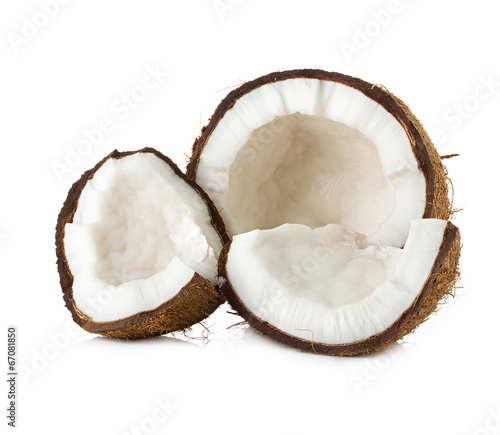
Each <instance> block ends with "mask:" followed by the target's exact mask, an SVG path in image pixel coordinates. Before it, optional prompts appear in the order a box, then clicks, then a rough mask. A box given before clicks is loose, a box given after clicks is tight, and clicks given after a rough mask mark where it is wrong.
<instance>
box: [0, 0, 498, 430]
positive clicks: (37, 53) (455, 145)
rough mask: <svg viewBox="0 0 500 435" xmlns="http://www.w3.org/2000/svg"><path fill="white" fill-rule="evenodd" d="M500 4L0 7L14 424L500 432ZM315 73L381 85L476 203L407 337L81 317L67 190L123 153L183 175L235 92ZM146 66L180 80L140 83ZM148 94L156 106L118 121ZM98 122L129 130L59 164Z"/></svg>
mask: <svg viewBox="0 0 500 435" xmlns="http://www.w3.org/2000/svg"><path fill="white" fill-rule="evenodd" d="M396 3H398V2H396ZM231 4H233V5H234V6H231ZM224 5H226V7H225V8H224ZM389 8H391V10H392V12H387V13H383V12H381V11H382V10H385V11H388V10H389ZM40 11H42V12H41V13H40ZM499 13H500V9H499V8H498V2H496V1H493V0H492V1H480V0H476V1H474V2H471V1H467V2H465V1H451V0H446V1H439V2H436V1H431V0H427V1H425V0H420V1H417V0H414V1H405V0H401V1H400V2H399V6H397V7H395V8H394V5H393V2H390V1H389V0H377V1H366V0H364V1H356V2H349V1H347V0H345V1H320V0H308V1H291V0H286V1H285V0H283V1H263V0H252V1H250V0H242V1H239V2H238V1H236V0H222V1H219V2H214V1H212V0H206V1H201V0H198V1H194V0H192V1H180V0H177V1H166V0H149V1H130V0H108V1H98V0H86V1H83V0H80V1H78V0H70V1H66V4H65V5H60V6H59V10H58V11H56V12H53V13H52V15H54V16H53V17H49V18H48V19H47V20H45V19H44V12H43V9H42V8H41V6H40V4H39V3H38V2H37V1H31V0H30V1H26V0H25V1H16V2H13V1H11V2H7V1H3V2H2V5H1V9H0V31H1V36H2V39H1V43H0V59H1V66H0V111H1V113H0V146H1V157H0V189H1V190H0V195H1V196H0V204H1V214H0V234H1V236H0V237H1V241H0V242H1V244H0V265H1V266H0V267H1V277H0V280H1V294H2V303H1V306H0V310H1V318H2V328H3V331H4V332H2V337H5V338H2V343H3V345H4V346H6V328H7V326H8V325H10V324H14V325H17V326H18V328H19V364H20V365H21V366H22V367H21V368H22V369H23V373H24V375H23V376H22V377H20V378H19V390H20V391H19V403H18V407H19V414H18V429H17V432H18V433H22V434H34V433H51V434H59V433H61V434H66V433H72V434H88V433H92V434H117V435H118V434H123V433H155V432H156V433H174V434H189V433H200V431H202V432H201V433H210V434H211V433H214V434H215V433H240V434H250V433H273V434H283V435H292V434H305V433H338V434H371V433H374V434H378V433H380V434H407V435H410V434H423V433H425V434H463V435H467V434H471V435H472V434H476V435H484V434H490V433H500V415H499V413H500V394H499V390H500V375H499V369H500V356H499V352H498V348H499V329H500V328H499V322H500V320H499V315H498V309H499V308H498V307H499V306H500V296H499V292H498V290H499V289H498V264H497V263H498V245H499V242H500V240H499V236H498V231H497V224H496V221H497V219H498V216H499V214H498V212H499V208H498V199H497V195H498V194H497V190H498V172H499V171H498V164H499V157H500V154H499V151H498V149H499V145H500V143H499V135H498V125H499V122H500V117H499V115H500V113H499V102H500V83H499V82H500V56H499V42H500V26H499V25H498V17H499ZM376 17H378V20H379V21H383V20H385V21H384V22H383V24H377V18H376ZM33 21H35V22H36V23H37V24H36V27H35V28H33V25H31V26H30V24H27V23H28V22H31V23H33ZM30 31H31V33H30ZM361 33H363V34H365V35H366V33H369V35H370V36H364V37H363V36H362V35H361ZM16 36H17V37H16ZM304 67H321V68H323V69H327V70H333V71H339V72H343V73H347V74H350V75H354V76H357V77H360V78H363V79H365V80H367V81H370V82H372V83H376V84H383V85H385V86H386V87H387V88H388V89H389V90H390V91H392V92H393V93H394V94H396V95H397V96H399V97H400V98H401V99H402V100H403V101H405V102H406V103H407V104H408V105H409V106H410V108H411V109H412V110H413V111H414V113H415V114H416V115H417V117H419V118H420V120H421V121H422V122H423V124H424V126H425V127H426V128H427V130H428V131H429V132H430V133H431V135H432V136H433V137H434V138H435V139H436V146H437V147H438V151H439V153H440V154H441V155H443V154H451V153H460V154H461V157H458V158H454V159H451V160H448V161H447V164H448V167H449V172H450V176H451V178H452V180H453V183H454V187H455V201H456V207H457V208H463V211H461V212H459V213H458V214H457V215H456V219H455V223H456V224H457V225H458V226H459V227H460V229H461V231H462V236H463V243H464V249H463V256H462V263H461V267H462V280H461V282H460V286H461V288H459V289H458V291H457V297H456V298H454V299H451V300H450V301H449V303H448V304H446V305H445V306H444V307H443V308H442V309H441V310H440V312H439V313H438V314H437V315H435V316H433V317H432V318H431V320H430V321H428V322H427V324H426V325H425V326H423V327H421V328H420V329H419V330H418V331H417V332H416V333H415V334H413V335H411V336H409V337H407V338H406V339H405V340H404V341H403V342H402V343H401V344H399V345H395V346H392V347H391V348H390V350H388V351H385V352H382V353H378V354H373V355H370V356H367V357H356V358H337V357H324V356H317V355H312V354H304V353H299V352H296V351H294V350H293V349H289V348H285V347H283V346H281V345H278V344H276V343H274V342H271V341H270V340H268V339H266V338H263V337H261V336H259V335H258V334H256V333H254V332H252V331H250V330H245V329H241V328H239V327H235V328H231V329H226V328H227V327H228V326H230V325H232V324H234V323H237V322H239V321H240V320H241V319H240V318H239V317H238V316H235V315H231V314H227V313H226V311H229V310H230V308H229V307H228V306H227V305H226V306H223V307H221V308H220V309H219V310H218V311H217V312H216V314H215V315H213V316H212V317H211V318H209V319H208V320H207V321H206V322H205V325H206V326H207V327H209V329H210V331H211V332H210V333H209V336H208V338H209V342H208V343H207V340H191V341H185V340H186V339H185V338H183V340H177V339H174V338H172V337H161V338H156V339H150V340H141V341H137V342H118V341H113V340H108V339H104V338H99V337H96V336H92V335H91V334H87V333H85V332H84V331H82V330H80V329H78V328H76V329H75V328H73V329H72V327H71V325H72V324H73V322H72V320H71V317H70V314H69V311H68V310H67V309H66V308H65V307H64V304H63V300H62V293H61V290H60V288H59V282H58V275H57V272H56V266H55V253H54V227H55V224H56V218H57V215H58V212H59V209H60V207H61V205H62V203H63V201H64V199H65V197H66V194H67V191H68V189H69V187H70V186H71V184H72V183H73V182H74V181H75V180H77V179H78V178H79V176H80V175H81V173H82V172H83V171H84V170H86V169H88V168H90V167H92V166H93V165H94V164H95V163H96V162H97V161H99V160H100V159H101V158H102V157H103V156H105V155H106V154H108V153H109V152H110V151H112V150H113V149H115V148H118V149H119V150H133V149H138V148H142V147H144V146H152V147H155V148H158V149H159V150H161V151H162V152H163V153H165V154H167V155H169V156H170V157H171V158H172V159H173V160H174V161H175V162H176V163H177V164H178V165H179V166H180V167H181V168H184V167H185V163H186V156H185V155H186V154H189V152H190V146H191V144H192V142H193V140H194V138H195V137H196V136H197V135H198V133H199V131H200V127H201V125H202V124H205V123H206V122H207V120H208V118H209V117H210V115H211V114H212V112H213V111H214V109H215V107H216V105H217V104H218V103H219V102H220V100H221V99H222V98H223V97H224V96H225V95H226V94H227V92H228V91H229V90H230V89H227V88H228V87H231V86H234V85H238V84H239V83H240V81H246V80H251V79H254V78H256V77H258V76H260V75H263V74H266V73H269V72H272V71H276V70H285V69H290V68H304ZM151 68H152V69H159V70H160V71H163V72H168V77H166V78H164V79H162V82H161V83H159V82H158V86H157V87H156V89H154V90H151V91H147V92H146V94H145V95H143V94H141V93H140V91H137V90H135V91H134V89H135V88H136V86H138V85H141V83H142V81H143V79H144V78H145V76H146V75H147V74H148V72H147V71H148V69H151ZM488 81H489V82H490V85H489V88H490V89H488V88H487V87H485V86H484V85H483V84H482V83H484V82H488ZM131 92H135V93H136V95H139V96H140V97H141V98H142V97H144V99H143V101H140V102H137V107H135V108H134V109H133V110H130V112H129V113H126V112H125V109H123V108H122V110H121V111H120V110H119V108H120V107H123V106H121V105H122V103H121V102H120V98H121V95H122V94H130V93H131ZM476 94H477V95H478V96H480V98H481V99H478V98H477V97H476V96H475V95H476ZM103 119H109V120H110V121H109V122H111V124H112V125H113V131H112V132H110V133H107V134H104V135H103V138H102V140H101V141H100V142H99V141H97V142H99V143H97V142H96V144H95V146H94V147H93V148H92V149H91V151H90V152H89V153H88V155H87V156H85V157H84V158H82V159H81V161H79V162H76V164H75V162H74V161H73V162H72V163H73V166H74V167H72V168H70V167H69V166H68V167H67V168H66V169H67V171H66V172H65V173H64V174H62V175H61V174H60V171H59V172H56V171H55V169H54V168H55V167H58V168H59V169H60V168H61V166H58V165H64V164H66V163H65V160H66V159H67V158H68V156H70V155H71V152H70V151H69V150H70V149H73V150H74V149H75V148H76V146H77V144H78V143H79V142H80V141H82V140H83V139H84V138H85V136H84V130H86V131H90V130H92V129H95V128H98V127H99V124H100V123H101V122H102V120H103ZM58 173H59V175H61V176H58ZM203 334H205V335H206V331H205V330H204V329H203V328H201V327H199V326H198V327H197V328H195V329H194V330H193V331H192V334H191V336H192V337H195V338H196V337H202V336H203ZM2 352H3V353H2V355H6V351H2ZM4 361H5V360H4ZM5 366H6V361H5V363H2V367H3V369H4V371H5V372H6V371H7V370H6V367H5ZM2 384H4V387H2V389H1V391H2V393H1V394H2V395H4V394H5V396H4V401H2V403H6V394H7V392H6V390H7V388H6V382H2ZM3 391H5V393H4V392H3ZM158 403H160V404H165V403H167V405H164V408H167V410H168V416H166V413H165V412H164V411H162V409H163V408H161V406H160V405H158ZM159 406H160V407H159ZM4 413H5V411H4ZM165 416H166V417H165ZM495 416H496V417H495ZM163 417H165V418H163ZM495 418H496V419H497V420H498V421H497V420H496V419H495ZM159 420H162V421H159ZM2 426H3V427H2V429H1V431H2V433H7V431H5V432H4V429H6V420H3V422H2ZM7 429H9V430H11V429H10V428H7ZM134 431H135V432H134Z"/></svg>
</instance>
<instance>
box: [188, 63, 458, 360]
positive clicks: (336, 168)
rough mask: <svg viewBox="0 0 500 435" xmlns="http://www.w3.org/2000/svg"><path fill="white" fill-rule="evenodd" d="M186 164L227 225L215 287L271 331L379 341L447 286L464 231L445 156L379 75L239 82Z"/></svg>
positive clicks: (348, 343)
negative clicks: (455, 221) (456, 222)
mask: <svg viewBox="0 0 500 435" xmlns="http://www.w3.org/2000/svg"><path fill="white" fill-rule="evenodd" d="M187 174H188V176H190V177H191V178H193V179H195V180H196V182H197V183H198V184H199V185H200V186H202V188H203V189H204V190H205V191H206V192H207V194H209V195H210V197H211V198H212V200H213V201H214V203H215V205H216V206H217V208H218V210H219V211H220V213H221V216H222V217H223V219H224V221H225V224H226V227H227V229H228V233H229V235H230V236H231V237H232V238H233V241H232V244H231V245H228V246H226V248H225V249H224V252H223V255H222V256H221V259H220V261H219V275H220V277H221V280H222V282H223V283H224V284H223V285H222V291H223V292H224V294H225V295H226V297H227V299H228V300H229V302H230V303H231V304H232V305H233V307H234V308H235V309H236V310H237V311H238V312H239V314H240V315H242V316H243V317H244V318H245V319H246V320H247V321H248V322H249V323H250V324H251V325H252V326H254V327H255V328H256V329H257V330H258V331H260V332H262V333H264V334H265V335H268V336H270V337H272V338H274V339H276V340H278V341H281V342H284V343H287V344H290V345H292V346H294V347H297V348H299V349H301V350H308V351H314V352H319V353H327V354H339V355H352V354H356V353H361V352H367V351H370V350H373V349H379V348H381V347H384V346H386V345H387V344H389V343H391V342H393V341H395V340H397V339H398V338H401V337H402V336H403V335H405V334H407V333H408V332H410V331H411V330H413V329H414V327H415V326H416V325H418V324H419V323H420V322H422V321H423V320H425V319H426V318H427V316H428V315H429V314H430V313H431V312H432V311H434V309H435V308H436V306H437V304H438V302H439V300H441V299H442V298H443V297H444V296H445V295H446V294H449V293H450V292H451V291H452V289H453V284H454V282H455V279H456V276H457V268H458V256H459V251H460V242H459V235H458V230H457V228H456V227H454V226H453V225H452V224H451V223H447V222H446V221H447V220H448V219H449V218H450V216H451V209H450V207H451V206H450V202H449V199H448V185H447V182H448V179H447V176H446V171H445V168H444V166H443V164H442V163H441V159H440V158H439V155H438V154H437V151H436V149H435V148H434V146H433V145H432V143H431V141H430V139H429V137H428V135H427V134H426V133H425V131H424V129H423V128H422V126H421V124H420V123H419V121H418V120H417V119H416V118H415V116H414V115H413V114H412V113H411V112H410V111H409V109H408V108H407V107H406V106H405V105H404V104H403V103H402V102H401V101H400V100H399V99H397V98H396V97H395V96H393V95H392V94H390V93H389V92H388V91H387V90H386V89H385V88H382V87H380V86H375V85H372V84H370V83H367V82H364V81H362V80H360V79H356V78H353V77H349V76H345V75H342V74H337V73H330V72H325V71H320V70H294V71H285V72H278V73H273V74H269V75H267V76H264V77H261V78H259V79H256V80H254V81H252V82H248V83H245V84H244V85H242V86H241V87H239V88H238V89H236V90H234V91H232V92H231V93H230V94H229V95H228V96H227V97H226V98H225V99H224V100H223V101H222V103H221V104H220V105H219V107H218V108H217V110H216V111H215V113H214V115H213V117H212V118H211V121H210V123H209V124H208V126H207V127H206V128H204V129H203V131H202V134H201V136H200V137H199V138H198V139H197V141H196V142H195V144H194V147H193V155H192V158H191V161H190V163H189V165H188V171H187ZM403 246H404V249H402V247H403Z"/></svg>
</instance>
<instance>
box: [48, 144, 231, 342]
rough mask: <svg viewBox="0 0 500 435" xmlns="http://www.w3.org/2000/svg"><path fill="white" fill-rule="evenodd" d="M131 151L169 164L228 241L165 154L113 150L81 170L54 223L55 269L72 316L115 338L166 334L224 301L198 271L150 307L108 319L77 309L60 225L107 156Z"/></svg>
mask: <svg viewBox="0 0 500 435" xmlns="http://www.w3.org/2000/svg"><path fill="white" fill-rule="evenodd" d="M135 153H151V154H154V155H155V156H156V157H158V158H160V159H161V160H163V161H164V162H165V163H166V164H168V165H169V166H170V168H172V170H173V171H174V172H175V174H176V175H177V176H179V177H180V178H181V179H183V180H184V181H185V182H186V183H187V184H189V185H190V186H191V187H192V188H193V189H194V190H195V191H196V192H197V193H198V195H199V196H200V197H201V198H202V200H203V201H204V203H205V204H206V205H207V208H208V211H209V213H210V217H211V223H212V225H213V227H214V228H215V230H216V231H217V233H218V235H219V237H220V240H221V243H222V245H224V244H225V243H227V242H228V240H229V238H228V236H227V233H226V228H225V226H224V222H223V221H222V218H221V217H220V215H219V213H218V212H217V210H216V208H215V206H214V204H213V203H212V201H211V200H210V198H209V197H208V196H207V194H206V193H205V192H204V191H203V190H202V189H201V187H200V186H198V185H197V184H196V183H195V182H194V181H193V180H191V179H189V178H187V177H186V176H185V175H184V174H183V173H182V172H181V171H180V170H179V168H177V166H176V165H175V164H174V163H173V162H172V161H171V160H170V159H169V158H168V157H166V156H164V155H163V154H161V153H160V152H159V151H157V150H155V149H153V148H143V149H142V150H139V151H132V152H118V151H116V150H115V151H113V152H112V153H111V154H109V155H108V156H107V157H105V158H104V159H103V160H101V161H100V162H99V163H98V164H97V165H96V166H95V167H94V168H92V169H90V170H89V171H87V172H85V173H84V174H83V175H82V177H81V178H80V179H79V180H78V181H77V182H76V183H74V184H73V186H72V187H71V189H70V191H69V193H68V196H67V198H66V201H65V202H64V205H63V207H62V209H61V212H60V213H59V217H58V220H57V227H56V255H57V269H58V272H59V279H60V283H61V288H62V291H63V297H64V301H65V303H66V307H67V308H68V309H69V311H70V312H71V314H72V317H73V320H74V321H75V322H76V323H77V324H78V325H80V326H81V327H82V328H83V329H85V330H86V331H88V332H92V333H96V334H101V335H106V336H109V337H115V338H125V339H132V338H141V337H149V336H154V335H161V334H166V333H169V332H173V331H179V330H184V329H186V328H188V327H190V326H191V325H193V324H195V323H198V322H200V321H201V320H203V319H204V318H206V317H208V316H209V315H210V314H212V312H213V311H215V309H216V308H217V307H218V306H219V305H220V304H222V303H223V302H224V301H225V298H224V296H223V295H222V293H221V292H220V290H219V289H218V288H217V287H214V286H213V285H212V284H211V283H210V281H208V280H207V279H205V278H203V277H202V276H201V275H199V274H198V273H194V275H193V278H192V279H191V280H190V281H189V283H188V284H186V285H185V286H184V287H183V288H182V289H179V292H178V293H177V294H176V295H175V296H174V297H173V298H171V299H170V300H168V301H165V302H164V303H163V304H161V305H160V306H159V307H157V308H156V309H154V310H149V311H144V312H140V313H137V314H135V315H133V316H129V317H126V318H123V319H119V320H116V321H112V322H95V321H93V319H92V318H91V317H90V316H88V315H86V314H84V313H83V312H82V311H80V310H79V309H78V307H77V306H76V303H75V301H74V299H73V275H72V273H71V269H70V267H69V265H68V262H67V259H66V254H65V251H64V229H65V225H66V224H67V223H71V222H73V216H74V214H75V211H76V209H77V206H78V200H79V198H80V195H81V193H82V190H83V188H84V187H85V185H86V184H87V182H88V181H89V180H91V179H92V178H93V176H94V174H95V173H96V172H97V171H98V170H99V169H100V168H101V166H102V165H103V164H104V163H105V162H106V161H107V160H109V159H121V158H123V157H126V156H129V155H132V154H135Z"/></svg>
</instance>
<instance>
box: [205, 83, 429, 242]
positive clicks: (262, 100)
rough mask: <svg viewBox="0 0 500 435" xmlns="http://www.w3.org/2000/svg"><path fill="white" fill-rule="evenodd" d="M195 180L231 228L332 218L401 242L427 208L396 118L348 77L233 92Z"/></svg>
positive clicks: (377, 238)
mask: <svg viewBox="0 0 500 435" xmlns="http://www.w3.org/2000/svg"><path fill="white" fill-rule="evenodd" d="M196 181H197V182H198V184H200V185H201V186H202V187H203V189H204V190H205V191H206V192H207V193H208V194H209V196H210V197H211V198H212V200H213V201H214V203H215V204H216V206H217V207H218V209H219V210H220V213H221V215H222V217H223V219H224V222H225V223H226V226H227V228H228V232H229V234H230V235H235V234H240V233H243V232H247V231H250V230H253V229H269V228H274V227H276V226H279V225H281V224H284V223H299V224H304V225H308V226H310V227H311V228H318V227H322V226H324V225H327V224H331V223H336V224H339V225H342V226H343V227H346V228H350V229H352V230H355V231H358V232H361V233H363V234H366V235H367V236H368V238H369V241H370V242H378V243H382V244H387V245H391V246H395V247H400V246H402V245H403V244H404V243H405V240H406V238H407V237H408V231H409V223H410V221H411V220H413V219H418V218H421V217H422V215H423V212H424V208H425V178H424V176H423V174H422V173H421V171H420V170H419V168H418V165H417V161H416V158H415V156H414V154H413V151H412V147H411V145H410V141H409V139H408V135H407V133H406V131H405V129H404V128H403V126H402V125H401V124H400V123H399V122H398V121H397V120H396V119H395V118H394V117H393V116H392V115H391V114H390V113H389V112H388V111H387V110H386V109H385V108H383V107H382V106H381V105H379V104H378V103H376V102H375V101H374V100H372V99H370V98H369V97H367V96H366V95H364V94H363V93H361V92H360V91H358V90H356V89H354V88H351V87H349V86H346V85H343V84H340V83H336V82H332V81H327V80H318V79H304V78H296V79H289V80H283V81H277V82H274V83H269V84H265V85H263V86H261V87H259V88H257V89H255V90H253V91H251V92H249V93H247V94H245V95H243V96H242V97H241V98H239V99H238V100H236V102H235V104H234V106H233V107H231V108H230V109H229V110H228V111H227V112H226V113H225V114H224V116H223V117H222V118H221V119H220V120H219V122H218V124H217V126H216V127H215V129H214V130H213V131H212V133H211V135H210V137H209V138H208V140H207V143H206V145H205V148H204V150H203V152H202V153H201V156H200V160H199V163H198V167H197V172H196Z"/></svg>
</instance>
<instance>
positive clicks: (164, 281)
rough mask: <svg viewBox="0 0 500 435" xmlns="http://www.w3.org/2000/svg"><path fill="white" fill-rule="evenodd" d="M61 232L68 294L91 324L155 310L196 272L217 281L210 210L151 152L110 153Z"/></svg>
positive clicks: (217, 243) (216, 242) (217, 245)
mask: <svg viewBox="0 0 500 435" xmlns="http://www.w3.org/2000/svg"><path fill="white" fill-rule="evenodd" d="M64 231H65V235H64V247H65V254H66V259H67V261H68V265H69V268H70V270H71V273H72V275H73V278H74V283H73V299H74V301H75V303H76V305H77V307H78V309H80V310H81V311H82V312H83V313H84V314H86V315H88V316H90V317H92V318H93V320H94V321H96V322H106V321H114V320H118V319H121V318H124V317H128V316H131V315H133V314H136V313H138V312H141V311H147V310H152V309H154V308H157V307H158V306H159V305H161V304H162V303H164V302H166V301H167V300H169V299H170V298H172V297H173V296H175V295H176V294H177V293H178V292H179V290H180V289H181V288H182V287H183V286H184V285H186V284H187V283H188V282H189V281H190V280H191V279H192V278H193V276H194V274H195V272H197V273H199V274H200V275H202V276H203V277H205V278H206V279H208V280H210V281H211V282H212V283H214V282H215V275H216V265H217V258H218V255H219V253H220V250H221V249H222V246H221V241H220V239H219V236H218V234H217V232H216V230H215V229H214V227H213V226H212V224H211V218H210V215H209V212H208V208H207V206H206V204H205V203H204V202H203V200H202V199H201V197H200V196H199V195H198V193H197V192H196V191H195V190H194V189H193V188H192V187H191V186H190V185H188V184H187V183H186V182H185V181H184V180H183V179H182V178H180V177H179V176H178V175H177V174H176V173H175V172H174V171H173V170H172V168H171V167H170V166H169V165H168V164H166V163H165V162H164V161H162V160H161V159H160V158H158V157H156V156H155V155H154V154H152V153H136V154H133V155H130V156H127V157H123V158H120V159H108V160H107V161H106V162H105V163H104V164H103V165H102V167H101V168H100V169H98V170H97V172H96V173H95V174H94V176H93V178H92V179H91V180H89V181H88V182H87V184H86V186H85V187H84V189H83V191H82V193H81V196H80V198H79V201H78V207H77V209H76V212H75V215H74V217H73V222H72V223H68V224H66V226H65V230H64Z"/></svg>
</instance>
